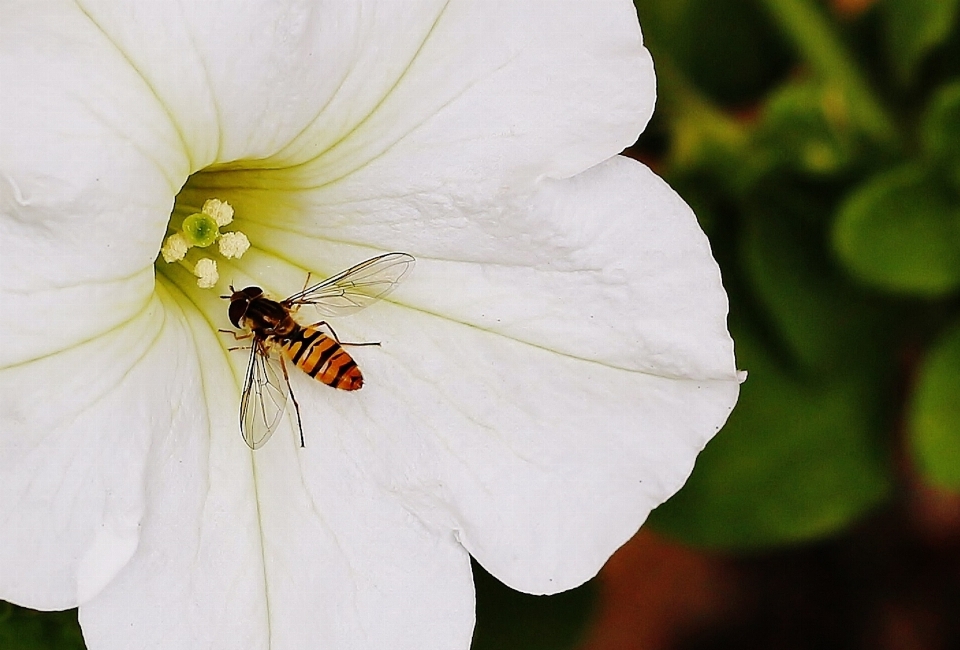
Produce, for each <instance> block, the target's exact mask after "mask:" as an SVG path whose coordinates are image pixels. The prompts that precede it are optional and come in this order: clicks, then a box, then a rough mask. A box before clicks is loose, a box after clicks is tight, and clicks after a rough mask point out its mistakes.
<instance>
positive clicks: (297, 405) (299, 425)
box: [279, 356, 306, 448]
mask: <svg viewBox="0 0 960 650" xmlns="http://www.w3.org/2000/svg"><path fill="white" fill-rule="evenodd" d="M279 359H280V367H281V368H282V369H283V378H284V379H285V380H286V381H287V391H288V392H289V393H290V399H292V400H293V409H294V410H295V411H296V412H297V428H298V429H300V447H301V448H302V447H305V446H306V445H304V444H303V420H301V419H300V403H299V402H298V401H297V396H296V395H294V394H293V386H291V385H290V375H289V374H287V364H286V363H284V361H283V356H280V357H279Z"/></svg>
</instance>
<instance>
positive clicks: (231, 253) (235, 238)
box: [217, 230, 250, 259]
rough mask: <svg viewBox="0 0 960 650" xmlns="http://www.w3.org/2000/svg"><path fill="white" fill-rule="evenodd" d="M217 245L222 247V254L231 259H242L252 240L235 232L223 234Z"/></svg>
mask: <svg viewBox="0 0 960 650" xmlns="http://www.w3.org/2000/svg"><path fill="white" fill-rule="evenodd" d="M217 245H218V246H219V247H220V254H221V255H223V256H224V257H226V258H227V259H230V258H234V257H242V256H243V254H244V253H246V252H247V249H248V248H250V240H249V239H247V236H246V235H244V234H243V233H242V232H240V231H239V230H235V231H232V232H225V233H223V234H221V235H220V241H219V242H217Z"/></svg>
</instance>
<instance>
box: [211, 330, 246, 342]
mask: <svg viewBox="0 0 960 650" xmlns="http://www.w3.org/2000/svg"><path fill="white" fill-rule="evenodd" d="M217 331H218V332H220V333H222V334H230V335H231V336H233V338H234V339H236V340H237V341H243V340H245V339H248V338H250V337H251V336H253V332H244V333H243V334H237V333H236V332H234V331H233V330H217Z"/></svg>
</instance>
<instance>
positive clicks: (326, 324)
mask: <svg viewBox="0 0 960 650" xmlns="http://www.w3.org/2000/svg"><path fill="white" fill-rule="evenodd" d="M310 327H315V328H319V327H326V328H327V329H328V330H330V333H331V334H332V335H333V340H334V341H336V342H337V343H339V344H340V345H357V346H359V345H380V341H372V342H369V343H347V342H346V341H341V340H340V337H339V336H337V333H336V332H335V331H334V329H333V327H331V326H330V323H328V322H327V321H325V320H322V321H319V322H317V323H313V324H312V325H310Z"/></svg>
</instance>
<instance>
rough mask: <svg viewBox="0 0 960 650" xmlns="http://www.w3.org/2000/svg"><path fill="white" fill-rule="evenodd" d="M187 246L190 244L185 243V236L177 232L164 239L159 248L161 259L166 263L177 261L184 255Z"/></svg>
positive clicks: (187, 248)
mask: <svg viewBox="0 0 960 650" xmlns="http://www.w3.org/2000/svg"><path fill="white" fill-rule="evenodd" d="M189 248H190V244H188V243H187V238H186V237H184V236H183V233H179V232H177V233H174V234H172V235H170V236H169V237H167V238H166V240H164V242H163V246H162V247H161V248H160V254H161V255H163V261H164V262H167V263H168V264H169V263H171V262H179V261H180V260H182V259H183V258H184V257H186V255H187V250H189Z"/></svg>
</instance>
